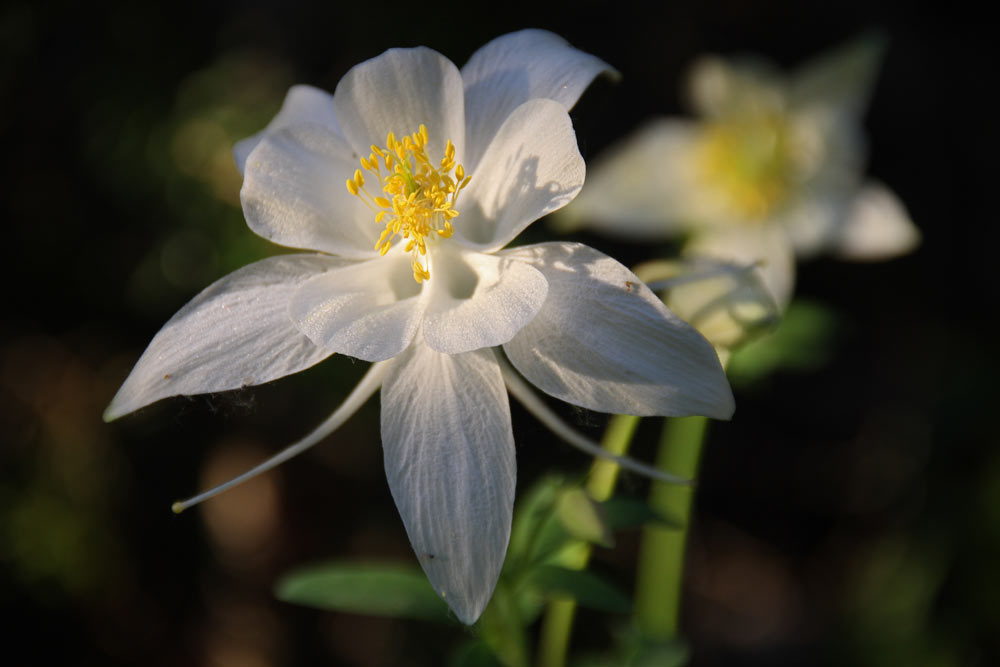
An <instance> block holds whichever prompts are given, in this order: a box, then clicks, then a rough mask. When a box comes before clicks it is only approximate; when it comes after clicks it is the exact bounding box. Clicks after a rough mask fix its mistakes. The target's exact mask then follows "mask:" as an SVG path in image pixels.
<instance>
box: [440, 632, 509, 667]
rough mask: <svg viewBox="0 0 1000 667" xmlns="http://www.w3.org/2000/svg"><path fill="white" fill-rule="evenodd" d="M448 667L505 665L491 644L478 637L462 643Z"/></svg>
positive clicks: (496, 666)
mask: <svg viewBox="0 0 1000 667" xmlns="http://www.w3.org/2000/svg"><path fill="white" fill-rule="evenodd" d="M448 667H503V665H501V664H500V661H499V660H498V659H497V657H496V656H495V655H494V654H493V650H492V649H490V647H489V644H487V643H486V642H484V641H482V640H481V639H477V640H474V641H470V642H466V643H464V644H462V645H461V646H460V647H459V648H458V650H457V651H455V653H454V654H453V655H452V656H451V660H449V661H448Z"/></svg>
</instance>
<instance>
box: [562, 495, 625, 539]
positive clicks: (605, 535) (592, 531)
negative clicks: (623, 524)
mask: <svg viewBox="0 0 1000 667" xmlns="http://www.w3.org/2000/svg"><path fill="white" fill-rule="evenodd" d="M556 517H557V518H558V519H559V522H560V523H561V524H562V526H563V528H565V529H566V532H568V533H569V534H570V535H571V536H573V537H575V538H577V539H580V540H584V541H586V542H592V543H594V544H599V545H601V546H602V547H609V548H610V547H612V546H614V543H615V541H614V538H613V537H612V536H611V527H610V525H609V524H608V520H607V517H606V516H605V512H604V508H603V507H602V506H601V505H600V503H597V502H595V501H594V500H593V499H592V498H591V497H590V496H589V495H587V492H586V491H584V490H583V489H581V488H579V487H575V488H571V489H567V490H566V491H563V492H562V493H561V494H559V500H558V501H556Z"/></svg>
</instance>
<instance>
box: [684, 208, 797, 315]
mask: <svg viewBox="0 0 1000 667" xmlns="http://www.w3.org/2000/svg"><path fill="white" fill-rule="evenodd" d="M684 254H685V256H687V257H689V258H693V259H699V258H705V259H715V260H722V261H725V262H733V263H736V264H741V265H744V266H746V265H748V264H758V265H759V266H760V277H761V278H762V279H763V281H764V286H765V287H766V288H767V289H768V291H769V292H770V293H771V296H772V297H774V302H775V303H776V304H777V305H778V309H779V310H781V311H784V310H785V307H786V306H787V305H788V302H789V301H790V300H791V298H792V291H793V289H794V288H795V253H794V249H793V248H792V244H791V241H790V240H789V238H788V234H786V232H785V230H784V229H782V228H781V226H780V225H766V224H762V225H744V226H739V227H727V228H718V229H712V230H707V231H705V232H704V233H702V234H699V235H698V236H696V237H694V238H693V239H691V241H690V242H689V243H688V244H687V245H685V247H684Z"/></svg>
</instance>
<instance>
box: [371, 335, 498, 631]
mask: <svg viewBox="0 0 1000 667" xmlns="http://www.w3.org/2000/svg"><path fill="white" fill-rule="evenodd" d="M382 446H383V449H384V451H385V472H386V477H387V478H388V480H389V488H390V490H391V491H392V497H393V499H394V500H395V501H396V507H397V508H398V509H399V514H400V516H401V517H402V518H403V524H404V525H405V526H406V533H407V535H408V536H409V538H410V543H411V544H412V545H413V550H414V552H416V555H417V559H418V560H419V561H420V565H421V566H422V567H423V569H424V572H426V573H427V577H428V578H429V579H430V581H431V585H432V586H434V589H435V590H436V591H437V592H438V594H439V595H440V596H441V597H442V598H444V600H445V602H447V603H448V604H449V605H450V606H451V608H452V609H453V610H454V612H455V614H456V616H458V618H459V620H461V621H462V622H463V623H473V622H475V620H476V619H477V618H479V615H480V614H481V613H482V611H483V609H484V608H485V607H486V604H487V603H488V602H489V600H490V596H491V595H492V594H493V588H494V586H495V585H496V581H497V577H498V576H499V575H500V569H501V567H502V566H503V561H504V555H505V554H506V551H507V542H508V540H509V539H510V525H511V515H512V512H513V506H514V486H515V479H516V466H515V460H514V438H513V435H512V433H511V425H510V408H509V406H508V404H507V391H506V389H505V388H504V383H503V379H502V378H501V375H500V367H499V365H498V364H497V360H496V357H495V356H494V353H493V351H492V350H476V351H475V352H468V353H466V354H460V355H447V354H441V353H439V352H435V351H434V350H431V349H430V348H429V347H426V346H425V345H421V344H416V345H413V346H412V347H410V348H409V349H408V350H407V351H406V352H404V353H403V354H401V355H400V356H399V357H398V358H397V359H395V360H393V361H392V362H391V368H390V369H389V372H388V374H387V375H386V378H385V381H384V382H383V385H382Z"/></svg>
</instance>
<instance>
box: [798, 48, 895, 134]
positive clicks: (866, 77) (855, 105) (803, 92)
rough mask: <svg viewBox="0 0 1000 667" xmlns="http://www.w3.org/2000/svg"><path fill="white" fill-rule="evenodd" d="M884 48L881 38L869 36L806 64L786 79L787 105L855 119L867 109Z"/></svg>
mask: <svg viewBox="0 0 1000 667" xmlns="http://www.w3.org/2000/svg"><path fill="white" fill-rule="evenodd" d="M885 48H886V40H885V38H884V37H883V36H882V35H880V34H878V33H869V34H866V35H863V36H862V37H860V38H859V39H856V40H854V41H852V42H848V43H847V44H844V45H843V46H840V47H838V48H836V49H834V50H832V51H830V52H828V53H825V54H823V55H821V56H819V57H818V58H815V59H814V60H811V61H810V62H807V63H806V64H805V65H803V66H802V67H800V68H799V69H798V70H797V71H796V72H795V73H794V74H793V75H792V76H791V77H790V78H789V86H788V88H789V90H788V100H789V104H790V105H791V106H792V107H794V108H799V109H801V108H804V107H809V106H816V107H826V108H829V109H834V110H836V111H837V112H840V113H847V114H849V115H851V116H854V117H855V118H857V117H858V116H860V115H861V114H862V113H864V111H865V109H866V108H867V106H868V100H869V98H870V97H871V94H872V90H873V88H874V87H875V80H876V78H877V77H878V72H879V68H880V66H881V64H882V58H883V56H884V55H885Z"/></svg>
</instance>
